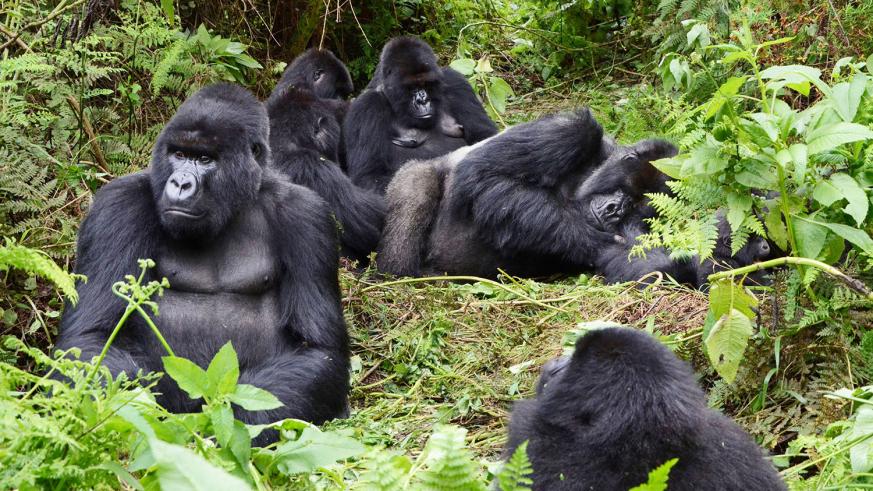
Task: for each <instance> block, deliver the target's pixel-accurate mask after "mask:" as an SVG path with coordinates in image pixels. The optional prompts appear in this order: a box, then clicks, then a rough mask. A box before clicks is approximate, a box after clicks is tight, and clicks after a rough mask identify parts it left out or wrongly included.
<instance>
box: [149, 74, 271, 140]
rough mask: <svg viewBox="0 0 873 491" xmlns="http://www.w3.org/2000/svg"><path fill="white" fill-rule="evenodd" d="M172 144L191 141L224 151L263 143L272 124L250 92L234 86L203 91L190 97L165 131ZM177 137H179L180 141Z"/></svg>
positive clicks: (205, 88)
mask: <svg viewBox="0 0 873 491" xmlns="http://www.w3.org/2000/svg"><path fill="white" fill-rule="evenodd" d="M164 133H165V134H168V133H169V134H172V135H173V140H174V141H177V138H182V139H183V140H184V139H185V138H188V139H190V140H192V142H193V141H196V142H200V143H203V144H211V145H218V146H221V147H224V146H227V145H235V144H236V142H238V141H239V138H240V137H242V138H244V139H245V140H247V141H264V140H266V139H267V136H268V135H269V120H268V118H267V110H266V108H264V105H263V104H261V102H260V101H259V100H258V99H257V98H256V97H255V96H254V95H253V94H252V93H251V92H249V91H248V90H246V89H244V88H242V87H240V86H238V85H234V84H226V83H222V84H216V85H210V86H207V87H204V88H202V89H200V90H199V91H197V92H196V93H195V94H194V95H192V96H191V97H189V98H188V99H187V100H186V101H185V102H184V103H182V105H181V106H179V110H178V111H177V112H176V115H175V116H173V118H172V119H171V120H170V122H169V123H168V124H167V126H166V127H165V128H164ZM177 135H178V137H177Z"/></svg>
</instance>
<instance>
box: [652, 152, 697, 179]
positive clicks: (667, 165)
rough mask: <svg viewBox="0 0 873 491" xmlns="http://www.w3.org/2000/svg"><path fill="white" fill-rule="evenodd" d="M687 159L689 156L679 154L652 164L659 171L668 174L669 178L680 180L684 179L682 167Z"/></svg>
mask: <svg viewBox="0 0 873 491" xmlns="http://www.w3.org/2000/svg"><path fill="white" fill-rule="evenodd" d="M687 159H688V155H687V154H679V155H677V156H675V157H667V158H664V159H658V160H653V161H652V162H651V164H652V165H653V166H655V168H656V169H658V170H659V171H661V172H663V173H664V174H667V176H669V177H672V178H673V179H680V178H682V177H683V175H682V167H683V166H684V163H685V161H686V160H687Z"/></svg>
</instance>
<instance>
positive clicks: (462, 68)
mask: <svg viewBox="0 0 873 491" xmlns="http://www.w3.org/2000/svg"><path fill="white" fill-rule="evenodd" d="M449 67H451V68H452V69H453V70H455V71H457V72H459V73H461V74H462V75H466V76H468V77H469V76H470V75H472V74H473V72H474V71H475V69H476V60H472V59H470V58H461V59H458V60H455V61H453V62H452V63H451V64H449Z"/></svg>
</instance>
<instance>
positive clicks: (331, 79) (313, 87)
mask: <svg viewBox="0 0 873 491" xmlns="http://www.w3.org/2000/svg"><path fill="white" fill-rule="evenodd" d="M288 87H297V88H298V89H306V90H310V91H312V93H314V94H315V95H316V97H319V98H322V99H341V100H343V99H346V98H347V97H348V96H350V95H351V94H352V92H353V91H354V90H355V86H354V84H353V83H352V77H351V75H349V70H348V68H346V66H345V65H344V64H343V62H342V61H340V60H339V58H337V57H336V56H334V54H333V53H331V52H330V50H326V49H317V48H312V49H308V50H306V51H304V52H303V53H302V54H301V55H300V56H298V57H297V58H294V61H292V62H291V64H290V65H288V68H286V69H285V73H283V74H282V78H281V79H279V83H278V84H276V88H275V90H273V92H274V93H275V92H279V91H281V90H283V89H286V88H288Z"/></svg>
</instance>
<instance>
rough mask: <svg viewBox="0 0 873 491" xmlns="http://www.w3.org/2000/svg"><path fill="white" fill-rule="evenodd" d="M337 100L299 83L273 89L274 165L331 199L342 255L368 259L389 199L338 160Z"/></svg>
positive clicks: (270, 110) (270, 106) (270, 105)
mask: <svg viewBox="0 0 873 491" xmlns="http://www.w3.org/2000/svg"><path fill="white" fill-rule="evenodd" d="M333 102H334V101H328V100H322V99H318V98H316V97H315V96H314V95H313V94H312V93H311V92H309V91H307V90H302V89H296V88H294V87H288V88H286V89H281V90H278V89H277V90H275V91H273V94H272V95H270V98H269V99H268V100H267V113H268V114H269V116H270V148H271V149H272V152H273V166H274V167H275V168H276V169H279V170H280V171H281V172H282V173H283V174H284V175H285V176H287V177H288V178H289V179H291V181H292V182H294V183H296V184H300V185H302V186H306V187H308V188H309V189H312V190H313V191H315V192H316V193H318V194H319V196H321V197H322V198H324V200H325V201H327V203H328V205H329V206H330V209H331V211H332V212H333V214H334V216H336V219H337V221H339V223H340V225H341V227H342V235H341V236H340V242H341V244H342V253H343V255H344V256H346V257H349V258H352V259H355V260H357V261H359V262H361V263H363V262H365V261H366V260H367V258H368V256H369V254H370V253H371V252H372V251H375V250H376V246H377V245H378V243H379V236H380V234H381V233H382V222H383V221H384V219H385V203H384V199H383V198H382V196H380V195H378V194H376V193H374V192H372V191H369V190H366V189H362V188H359V187H358V186H356V185H355V184H353V183H352V181H351V180H350V179H349V177H348V176H347V175H345V174H344V173H343V171H342V170H341V169H340V167H339V165H338V164H337V163H336V162H337V159H338V150H339V143H340V123H339V121H338V119H337V117H336V115H335V112H334V111H333V106H332V105H331V103H333Z"/></svg>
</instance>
